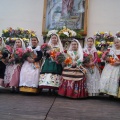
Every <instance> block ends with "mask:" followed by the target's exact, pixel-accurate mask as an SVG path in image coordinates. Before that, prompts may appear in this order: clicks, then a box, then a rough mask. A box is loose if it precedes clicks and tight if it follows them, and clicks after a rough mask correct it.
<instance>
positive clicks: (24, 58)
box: [22, 48, 32, 61]
mask: <svg viewBox="0 0 120 120" xmlns="http://www.w3.org/2000/svg"><path fill="white" fill-rule="evenodd" d="M31 55H32V51H31V49H29V48H27V49H26V50H25V51H24V53H23V57H22V58H23V60H24V61H25V60H26V59H27V57H31Z"/></svg>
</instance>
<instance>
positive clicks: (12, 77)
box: [4, 38, 25, 92]
mask: <svg viewBox="0 0 120 120" xmlns="http://www.w3.org/2000/svg"><path fill="white" fill-rule="evenodd" d="M19 48H21V50H22V51H23V50H25V44H24V42H23V40H22V39H19V38H18V39H17V40H16V41H15V45H14V47H13V51H12V54H11V58H10V59H9V61H8V62H9V63H8V65H7V66H6V71H5V77H4V84H5V87H12V92H15V91H16V92H18V86H19V78H20V70H21V63H20V61H19V58H14V56H13V54H14V53H15V52H16V50H17V49H19Z"/></svg>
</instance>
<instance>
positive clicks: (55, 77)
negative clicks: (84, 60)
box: [39, 34, 63, 90]
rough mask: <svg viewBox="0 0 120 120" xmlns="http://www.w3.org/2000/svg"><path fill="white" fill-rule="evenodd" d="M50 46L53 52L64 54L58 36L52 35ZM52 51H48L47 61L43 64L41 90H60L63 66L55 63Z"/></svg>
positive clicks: (40, 80)
mask: <svg viewBox="0 0 120 120" xmlns="http://www.w3.org/2000/svg"><path fill="white" fill-rule="evenodd" d="M48 45H50V46H51V51H56V52H63V46H62V43H61V41H60V38H59V36H58V35H57V34H52V35H51V38H50V41H49V42H48ZM49 54H50V51H46V59H45V61H44V63H43V66H42V70H41V74H40V79H39V88H41V89H42V88H48V89H49V90H51V89H54V90H55V89H58V88H59V85H60V78H61V74H62V70H63V69H62V65H61V64H57V63H56V62H54V61H53V60H52V59H51V57H50V55H49Z"/></svg>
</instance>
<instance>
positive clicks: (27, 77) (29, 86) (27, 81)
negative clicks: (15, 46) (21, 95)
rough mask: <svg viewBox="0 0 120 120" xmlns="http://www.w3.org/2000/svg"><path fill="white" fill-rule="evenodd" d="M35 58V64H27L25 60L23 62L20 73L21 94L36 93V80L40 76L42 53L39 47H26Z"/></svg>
mask: <svg viewBox="0 0 120 120" xmlns="http://www.w3.org/2000/svg"><path fill="white" fill-rule="evenodd" d="M28 48H29V49H31V50H32V51H33V53H34V55H35V56H36V57H35V58H34V60H35V63H29V62H28V61H27V60H26V61H25V62H24V64H23V66H22V68H21V72H20V84H19V87H20V91H21V92H31V93H37V92H38V80H39V74H40V64H39V63H40V60H41V59H42V52H41V50H40V46H37V47H28Z"/></svg>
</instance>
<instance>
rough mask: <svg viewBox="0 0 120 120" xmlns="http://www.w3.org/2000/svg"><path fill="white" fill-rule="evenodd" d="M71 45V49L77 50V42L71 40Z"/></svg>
mask: <svg viewBox="0 0 120 120" xmlns="http://www.w3.org/2000/svg"><path fill="white" fill-rule="evenodd" d="M71 45H72V50H73V51H77V49H78V44H77V42H72V43H71Z"/></svg>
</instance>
